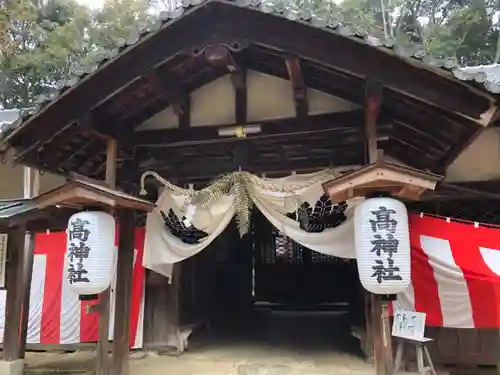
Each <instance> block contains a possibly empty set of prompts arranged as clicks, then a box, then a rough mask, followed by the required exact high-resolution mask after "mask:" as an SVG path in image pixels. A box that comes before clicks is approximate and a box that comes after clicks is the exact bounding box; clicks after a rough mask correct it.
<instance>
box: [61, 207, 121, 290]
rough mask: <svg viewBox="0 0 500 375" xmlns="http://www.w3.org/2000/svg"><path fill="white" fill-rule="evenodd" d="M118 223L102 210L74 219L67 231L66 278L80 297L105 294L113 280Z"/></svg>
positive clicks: (72, 217) (88, 212) (75, 215)
mask: <svg viewBox="0 0 500 375" xmlns="http://www.w3.org/2000/svg"><path fill="white" fill-rule="evenodd" d="M115 232H116V223H115V219H114V218H113V216H112V215H110V214H108V213H106V212H101V211H83V212H78V213H76V214H74V215H73V216H71V218H70V219H69V221H68V229H67V244H66V246H67V250H66V260H65V271H66V279H67V281H68V282H69V285H70V288H71V290H73V291H74V292H75V293H77V294H79V295H80V296H89V295H96V294H99V293H101V292H104V291H105V290H106V289H107V288H109V286H110V285H111V282H112V281H113V277H114V273H115V268H116V257H117V251H116V246H115V234H116V233H115Z"/></svg>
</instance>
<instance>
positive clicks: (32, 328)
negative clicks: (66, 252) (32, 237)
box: [0, 255, 47, 344]
mask: <svg viewBox="0 0 500 375" xmlns="http://www.w3.org/2000/svg"><path fill="white" fill-rule="evenodd" d="M46 264H47V257H46V256H45V255H35V256H34V257H33V276H32V279H31V293H30V311H29V318H28V332H27V342H28V343H30V344H38V343H39V342H40V333H41V329H42V309H43V294H44V288H45V274H46V268H45V267H46ZM6 301H7V290H0V338H1V339H2V340H3V334H4V329H5V303H6Z"/></svg>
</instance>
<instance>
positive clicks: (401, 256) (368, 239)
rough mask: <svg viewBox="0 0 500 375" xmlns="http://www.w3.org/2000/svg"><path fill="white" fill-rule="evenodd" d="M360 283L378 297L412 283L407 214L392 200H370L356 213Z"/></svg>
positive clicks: (363, 203)
mask: <svg viewBox="0 0 500 375" xmlns="http://www.w3.org/2000/svg"><path fill="white" fill-rule="evenodd" d="M354 237H355V244H356V257H357V263H358V272H359V279H360V280H361V284H362V285H363V287H364V288H365V289H366V290H368V291H370V292H372V293H375V294H397V293H399V292H402V291H404V290H405V289H406V288H407V287H408V285H409V284H410V281H411V264H410V233H409V229H408V212H407V210H406V207H405V205H404V204H403V203H401V202H400V201H398V200H396V199H392V198H370V199H366V200H365V201H364V202H362V203H361V204H359V205H358V206H357V207H356V209H355V211H354Z"/></svg>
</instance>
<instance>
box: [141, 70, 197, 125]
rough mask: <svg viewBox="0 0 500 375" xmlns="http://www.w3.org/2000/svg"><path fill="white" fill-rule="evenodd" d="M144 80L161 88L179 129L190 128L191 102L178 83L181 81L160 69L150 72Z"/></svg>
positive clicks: (185, 91)
mask: <svg viewBox="0 0 500 375" xmlns="http://www.w3.org/2000/svg"><path fill="white" fill-rule="evenodd" d="M146 78H147V79H149V80H150V81H154V82H155V83H156V84H159V85H160V86H161V88H162V89H163V91H164V93H163V94H164V96H165V97H167V98H168V101H169V103H171V105H172V108H173V110H174V113H175V115H176V116H177V118H178V119H179V127H180V128H182V129H184V128H188V127H190V125H191V124H190V122H191V120H190V117H191V116H190V115H191V100H190V96H189V93H188V92H187V90H186V89H185V88H184V87H183V86H182V85H181V84H180V83H179V82H182V80H181V79H180V78H179V77H177V76H176V75H175V74H173V73H172V72H170V71H165V70H161V69H155V70H153V71H151V73H150V74H149V75H148V76H147V77H146Z"/></svg>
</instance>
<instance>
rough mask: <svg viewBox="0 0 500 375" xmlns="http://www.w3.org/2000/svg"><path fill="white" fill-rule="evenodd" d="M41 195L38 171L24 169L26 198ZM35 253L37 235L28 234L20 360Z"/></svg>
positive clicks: (23, 350)
mask: <svg viewBox="0 0 500 375" xmlns="http://www.w3.org/2000/svg"><path fill="white" fill-rule="evenodd" d="M38 194H40V174H39V173H38V170H36V169H34V168H30V167H24V198H33V197H35V196H37V195H38ZM34 251H35V233H33V232H26V234H25V240H24V249H23V252H24V254H23V281H24V282H25V283H26V285H24V287H23V288H24V299H23V308H22V318H21V337H20V343H19V358H24V357H25V354H26V340H27V336H28V319H29V310H30V294H31V279H32V276H33V260H34Z"/></svg>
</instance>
